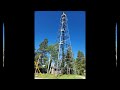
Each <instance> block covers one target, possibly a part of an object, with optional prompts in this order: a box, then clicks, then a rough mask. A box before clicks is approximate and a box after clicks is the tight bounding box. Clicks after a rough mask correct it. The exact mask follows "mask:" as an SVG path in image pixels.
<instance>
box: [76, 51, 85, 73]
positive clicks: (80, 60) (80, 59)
mask: <svg viewBox="0 0 120 90" xmlns="http://www.w3.org/2000/svg"><path fill="white" fill-rule="evenodd" d="M75 69H76V73H77V74H79V75H84V70H85V57H84V54H83V53H82V52H81V51H78V55H77V58H76V61H75Z"/></svg>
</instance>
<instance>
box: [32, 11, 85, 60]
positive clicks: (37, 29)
mask: <svg viewBox="0 0 120 90" xmlns="http://www.w3.org/2000/svg"><path fill="white" fill-rule="evenodd" d="M65 13H66V14H67V18H68V29H69V34H70V40H71V45H72V50H73V52H74V57H75V58H76V57H77V52H78V50H80V51H82V52H83V53H84V55H85V53H86V45H85V44H86V43H85V42H86V15H85V11H66V12H65ZM61 14H62V11H36V12H35V13H34V39H35V40H34V42H35V49H38V48H39V44H40V43H41V42H42V41H43V40H44V39H45V38H47V39H48V44H49V45H50V44H54V43H55V42H56V40H57V35H58V30H59V29H60V17H61ZM85 56H86V55H85Z"/></svg>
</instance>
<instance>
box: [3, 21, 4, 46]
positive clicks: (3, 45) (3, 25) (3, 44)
mask: <svg viewBox="0 0 120 90" xmlns="http://www.w3.org/2000/svg"><path fill="white" fill-rule="evenodd" d="M3 48H4V23H3Z"/></svg>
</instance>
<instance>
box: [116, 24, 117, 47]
mask: <svg viewBox="0 0 120 90" xmlns="http://www.w3.org/2000/svg"><path fill="white" fill-rule="evenodd" d="M116 47H117V23H116Z"/></svg>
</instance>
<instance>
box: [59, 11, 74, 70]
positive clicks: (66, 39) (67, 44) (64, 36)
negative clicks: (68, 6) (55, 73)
mask: <svg viewBox="0 0 120 90" xmlns="http://www.w3.org/2000/svg"><path fill="white" fill-rule="evenodd" d="M67 21H68V19H67V15H66V14H65V12H63V13H62V15H61V18H60V29H59V35H58V43H59V49H58V62H57V68H59V69H61V68H62V67H64V66H65V65H66V63H64V60H65V59H66V58H65V55H66V53H67V50H68V49H70V50H71V53H72V47H71V41H70V35H69V30H68V25H67ZM72 57H73V54H72Z"/></svg>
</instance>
